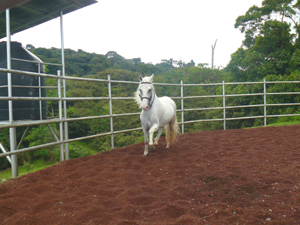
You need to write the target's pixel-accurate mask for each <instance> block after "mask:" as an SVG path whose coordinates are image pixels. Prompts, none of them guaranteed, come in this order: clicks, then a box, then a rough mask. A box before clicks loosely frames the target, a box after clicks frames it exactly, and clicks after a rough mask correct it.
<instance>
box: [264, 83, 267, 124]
mask: <svg viewBox="0 0 300 225" xmlns="http://www.w3.org/2000/svg"><path fill="white" fill-rule="evenodd" d="M264 126H267V85H266V79H264Z"/></svg>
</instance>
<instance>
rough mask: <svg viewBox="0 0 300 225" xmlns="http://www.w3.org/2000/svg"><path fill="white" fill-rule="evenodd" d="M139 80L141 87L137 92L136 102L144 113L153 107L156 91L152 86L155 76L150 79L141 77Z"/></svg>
mask: <svg viewBox="0 0 300 225" xmlns="http://www.w3.org/2000/svg"><path fill="white" fill-rule="evenodd" d="M139 79H140V85H139V87H138V89H137V91H136V92H135V101H136V102H137V103H138V104H139V105H140V107H141V108H142V109H143V110H144V111H147V110H148V109H149V108H150V107H151V106H152V104H153V101H154V98H155V89H154V86H153V84H152V81H153V74H152V75H151V76H150V77H142V76H141V75H140V77H139Z"/></svg>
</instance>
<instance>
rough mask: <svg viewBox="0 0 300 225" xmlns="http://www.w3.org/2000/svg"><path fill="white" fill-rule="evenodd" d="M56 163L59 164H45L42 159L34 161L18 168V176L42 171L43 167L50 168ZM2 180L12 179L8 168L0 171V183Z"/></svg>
mask: <svg viewBox="0 0 300 225" xmlns="http://www.w3.org/2000/svg"><path fill="white" fill-rule="evenodd" d="M57 163H59V162H54V163H51V162H45V161H44V160H43V159H39V160H35V161H33V162H32V163H30V165H28V164H27V166H18V171H19V176H22V175H25V174H27V173H31V172H34V171H38V170H41V169H44V168H45V167H48V166H52V165H54V164H57ZM29 169H30V170H29ZM3 179H6V180H10V179H12V174H11V169H10V168H9V169H6V170H2V171H0V182H1V181H2V180H3Z"/></svg>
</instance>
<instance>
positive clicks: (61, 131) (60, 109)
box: [57, 70, 64, 161]
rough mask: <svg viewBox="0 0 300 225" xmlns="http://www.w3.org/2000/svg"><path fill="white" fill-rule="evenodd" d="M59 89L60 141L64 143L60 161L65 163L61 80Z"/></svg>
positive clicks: (61, 148) (58, 74) (58, 72)
mask: <svg viewBox="0 0 300 225" xmlns="http://www.w3.org/2000/svg"><path fill="white" fill-rule="evenodd" d="M60 75H61V74H60V70H58V71H57V76H58V77H61V76H60ZM57 86H58V87H57V88H58V98H59V101H58V115H59V120H60V122H59V140H60V141H61V142H62V143H61V144H60V161H64V143H63V138H64V137H63V122H62V97H61V81H60V78H59V79H57Z"/></svg>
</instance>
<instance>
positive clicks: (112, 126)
mask: <svg viewBox="0 0 300 225" xmlns="http://www.w3.org/2000/svg"><path fill="white" fill-rule="evenodd" d="M107 80H108V97H109V115H110V132H111V148H112V149H113V148H115V141H114V121H113V112H112V98H111V80H110V75H107Z"/></svg>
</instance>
